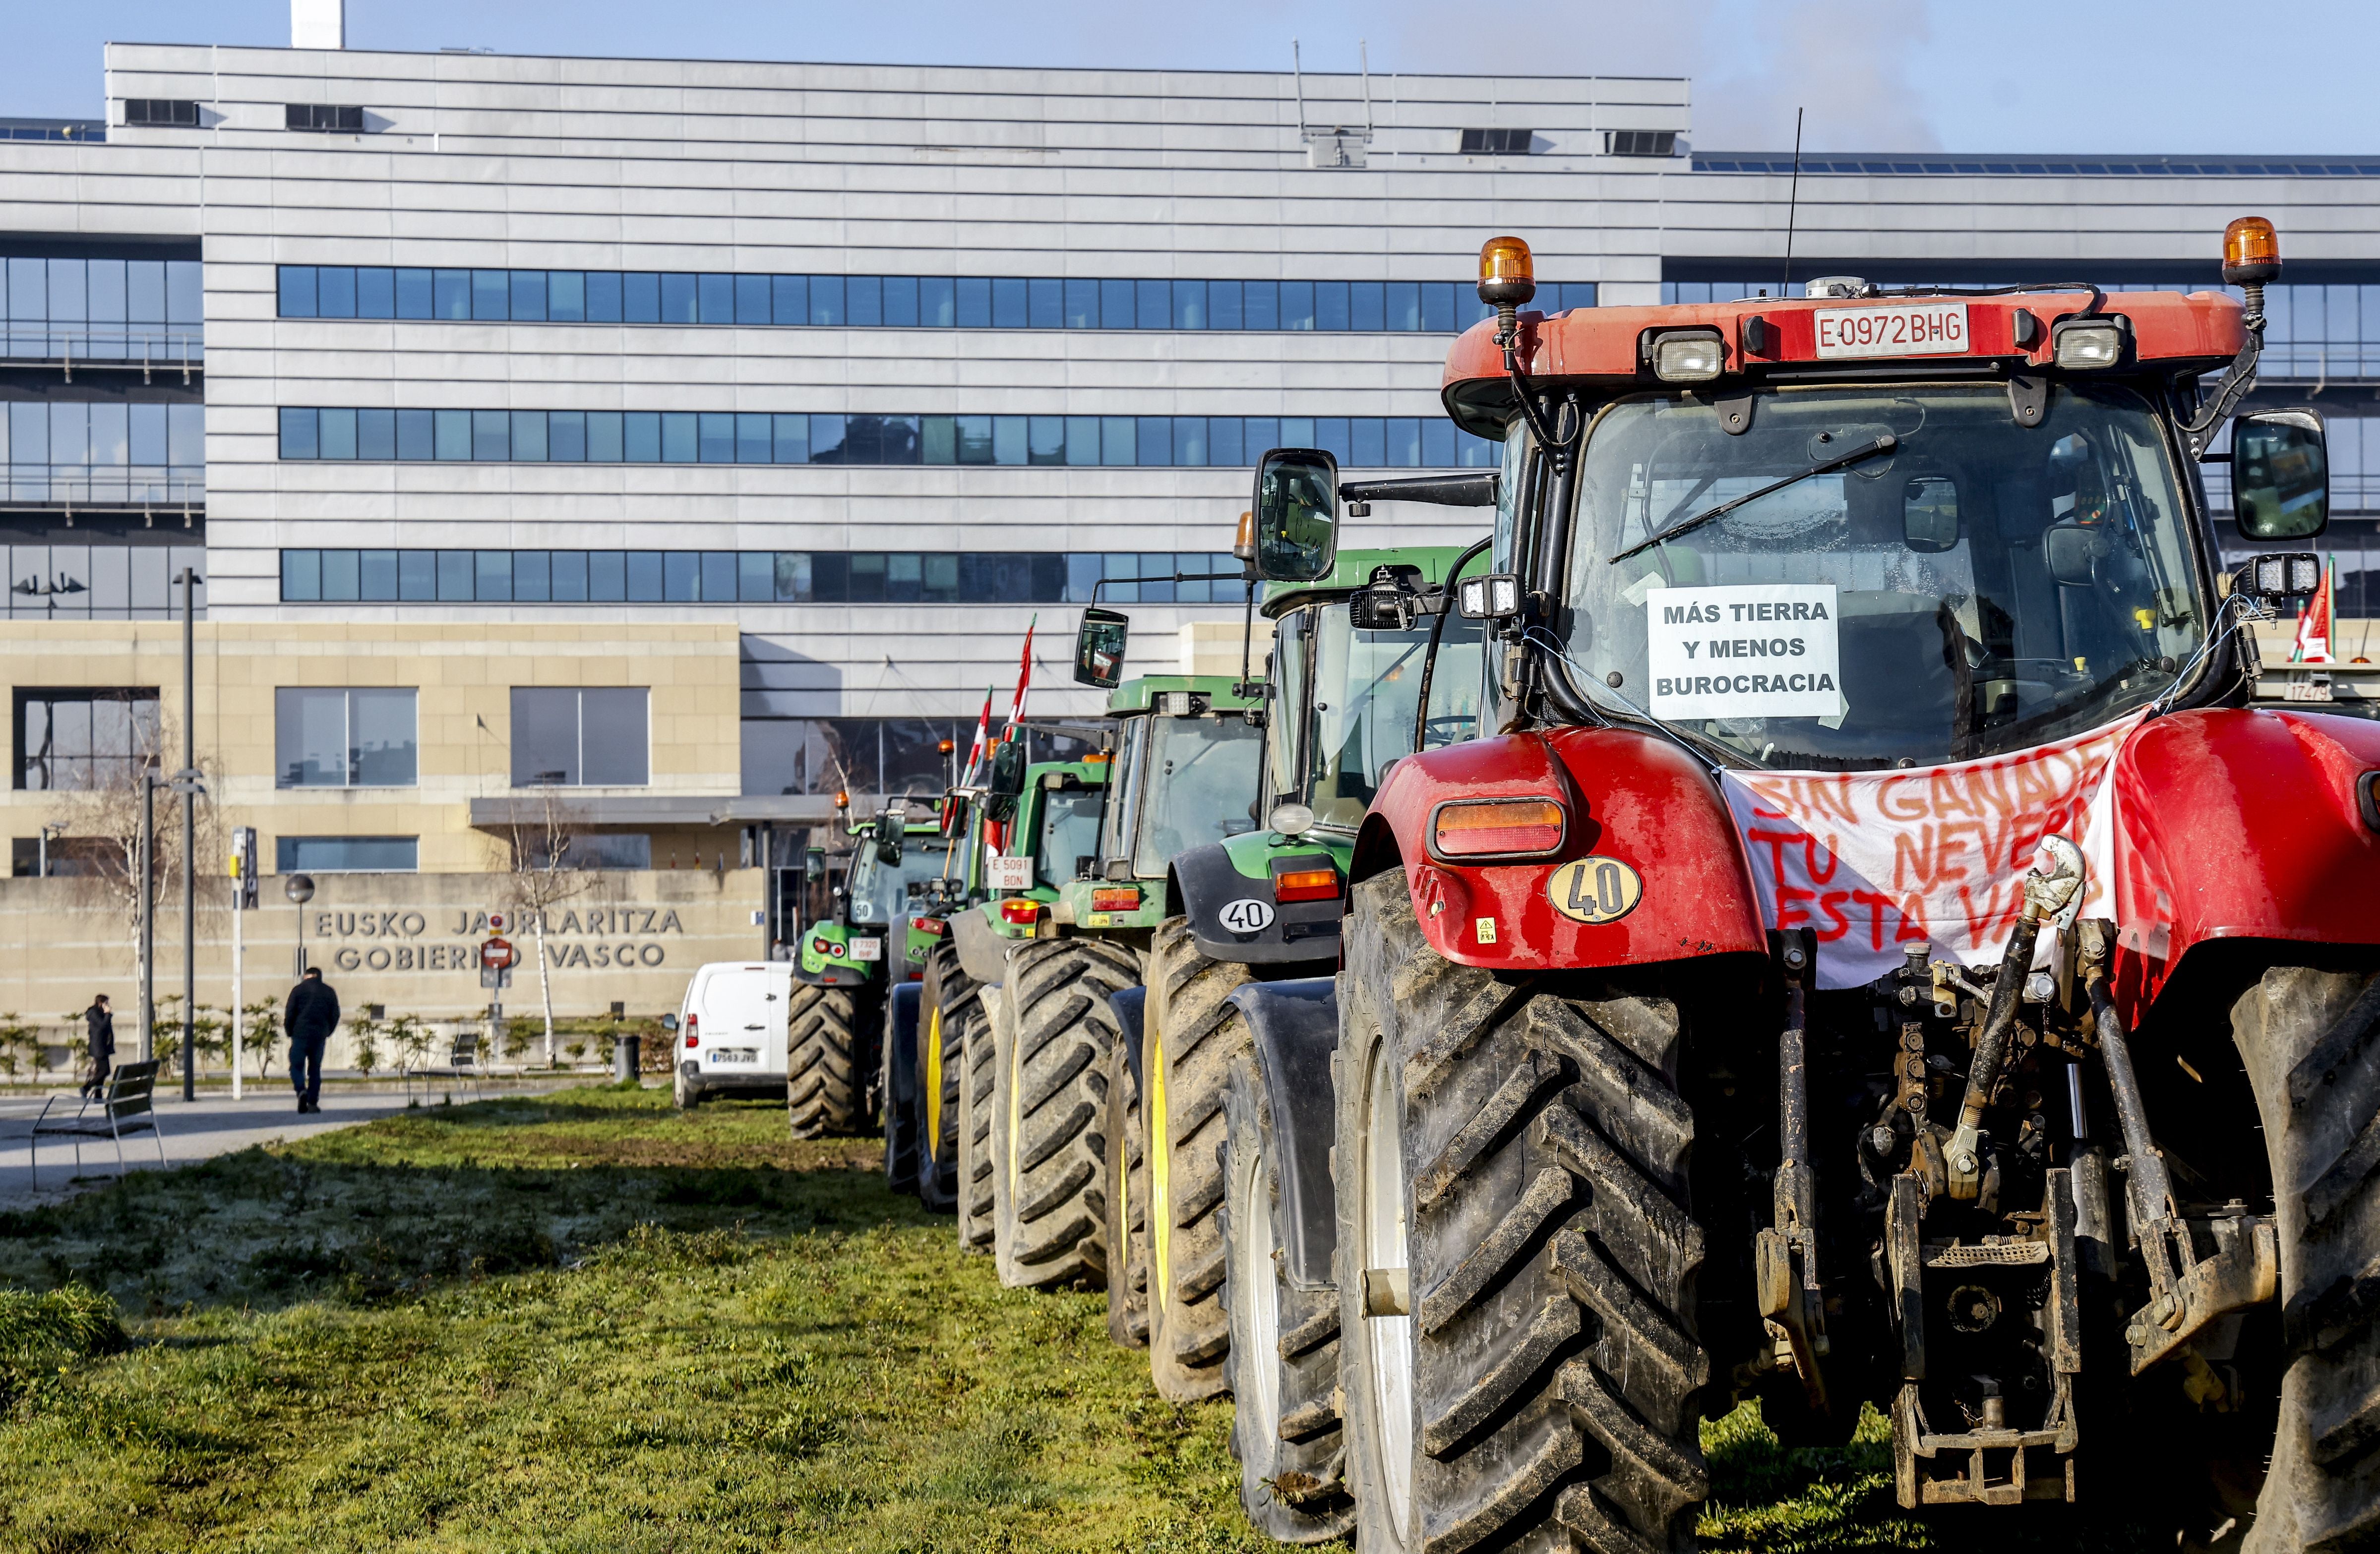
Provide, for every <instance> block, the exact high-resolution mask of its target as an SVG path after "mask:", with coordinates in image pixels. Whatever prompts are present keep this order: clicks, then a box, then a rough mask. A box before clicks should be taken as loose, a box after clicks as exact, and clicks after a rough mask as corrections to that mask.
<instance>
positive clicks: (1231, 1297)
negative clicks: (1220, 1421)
mask: <svg viewBox="0 0 2380 1554" xmlns="http://www.w3.org/2000/svg"><path fill="white" fill-rule="evenodd" d="M1238 1018H1239V1016H1238V1014H1237V1013H1236V1012H1234V1014H1233V1019H1234V1020H1237V1019H1238ZM1262 1062H1263V1054H1262V1053H1261V1052H1260V1051H1258V1050H1257V1048H1256V1046H1255V1044H1254V1043H1253V1042H1247V1043H1245V1051H1244V1055H1243V1056H1242V1057H1241V1058H1240V1060H1239V1061H1238V1062H1234V1063H1233V1064H1232V1069H1231V1074H1230V1076H1229V1078H1228V1080H1227V1081H1226V1083H1225V1086H1224V1090H1223V1123H1224V1130H1225V1133H1226V1135H1228V1137H1229V1139H1230V1146H1229V1148H1228V1150H1227V1152H1226V1155H1225V1160H1224V1171H1225V1187H1224V1194H1223V1208H1222V1217H1223V1261H1224V1278H1223V1298H1224V1301H1225V1303H1226V1306H1227V1308H1228V1314H1229V1317H1230V1319H1231V1334H1232V1344H1231V1351H1230V1353H1229V1354H1228V1355H1227V1356H1226V1358H1225V1361H1224V1369H1225V1373H1226V1374H1225V1380H1226V1382H1227V1384H1228V1385H1229V1387H1230V1390H1231V1393H1232V1452H1233V1455H1234V1456H1236V1457H1238V1458H1239V1460H1240V1505H1241V1507H1242V1509H1244V1510H1245V1512H1247V1516H1248V1520H1249V1521H1250V1522H1252V1523H1254V1524H1256V1526H1257V1531H1259V1532H1261V1533H1263V1534H1264V1535H1265V1536H1268V1537H1270V1538H1274V1539H1277V1540H1278V1541H1280V1542H1282V1543H1323V1542H1327V1541H1329V1540H1330V1539H1331V1538H1335V1537H1338V1536H1342V1535H1343V1534H1344V1533H1345V1532H1346V1531H1347V1530H1348V1528H1350V1527H1352V1526H1353V1525H1354V1521H1355V1507H1354V1502H1353V1501H1352V1500H1350V1499H1348V1497H1347V1486H1346V1482H1345V1479H1344V1469H1345V1446H1346V1441H1345V1431H1344V1430H1343V1429H1342V1427H1341V1421H1340V1417H1339V1398H1338V1388H1339V1323H1340V1316H1339V1293H1338V1291H1337V1290H1336V1289H1333V1288H1329V1287H1325V1288H1322V1289H1299V1288H1297V1287H1296V1286H1294V1285H1293V1284H1292V1283H1291V1282H1290V1279H1289V1272H1288V1269H1286V1268H1285V1267H1284V1266H1283V1264H1282V1261H1281V1258H1280V1257H1277V1256H1276V1255H1275V1254H1276V1252H1277V1250H1278V1249H1280V1248H1281V1247H1283V1246H1287V1245H1289V1244H1291V1243H1290V1238H1291V1237H1293V1235H1295V1234H1296V1233H1297V1227H1296V1226H1294V1225H1289V1224H1284V1223H1283V1222H1282V1220H1281V1213H1282V1212H1283V1206H1282V1203H1281V1159H1280V1157H1279V1155H1278V1154H1277V1153H1276V1151H1275V1147H1274V1146H1275V1143H1276V1141H1277V1139H1278V1136H1279V1135H1278V1134H1277V1133H1276V1132H1275V1130H1274V1127H1273V1118H1272V1099H1271V1095H1272V1092H1271V1091H1270V1090H1269V1088H1268V1087H1267V1086H1266V1084H1265V1078H1264V1074H1263V1068H1262Z"/></svg>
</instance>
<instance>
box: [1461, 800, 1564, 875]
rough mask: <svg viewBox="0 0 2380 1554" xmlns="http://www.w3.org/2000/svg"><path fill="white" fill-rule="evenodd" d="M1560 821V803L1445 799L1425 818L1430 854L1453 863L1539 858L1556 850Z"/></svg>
mask: <svg viewBox="0 0 2380 1554" xmlns="http://www.w3.org/2000/svg"><path fill="white" fill-rule="evenodd" d="M1562 819H1563V816H1562V807H1561V801H1560V799H1553V798H1473V799H1451V800H1449V801H1448V802H1447V803H1444V804H1441V805H1439V807H1438V811H1437V813H1436V814H1434V815H1432V816H1431V817H1430V822H1429V833H1430V843H1429V844H1430V851H1431V852H1433V853H1435V854H1437V855H1438V856H1439V857H1441V858H1446V859H1448V860H1450V861H1454V862H1461V861H1463V860H1464V859H1470V858H1492V857H1508V858H1510V857H1541V856H1544V855H1546V854H1548V853H1551V852H1553V851H1555V850H1556V849H1558V848H1560V846H1561V844H1562V829H1563V827H1562Z"/></svg>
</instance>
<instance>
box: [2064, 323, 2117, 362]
mask: <svg viewBox="0 0 2380 1554" xmlns="http://www.w3.org/2000/svg"><path fill="white" fill-rule="evenodd" d="M2123 359H2124V332H2123V330H2122V329H2121V328H2120V327H2119V326H2118V325H2117V324H2115V323H2112V322H2107V321H2105V320H2100V319H2093V320H2090V321H2088V322H2084V321H2080V320H2070V321H2069V322H2065V323H2062V324H2060V325H2058V357H2057V360H2058V366H2060V367H2062V368H2064V369H2065V370H2067V371H2069V372H2090V371H2095V370H2098V369H2100V368H2103V367H2114V366H2117V365H2119V364H2120V363H2121V362H2122V361H2123Z"/></svg>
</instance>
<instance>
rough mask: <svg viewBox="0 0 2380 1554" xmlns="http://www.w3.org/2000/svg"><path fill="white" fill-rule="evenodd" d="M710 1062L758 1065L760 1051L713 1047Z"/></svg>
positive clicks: (745, 1048) (750, 1048)
mask: <svg viewBox="0 0 2380 1554" xmlns="http://www.w3.org/2000/svg"><path fill="white" fill-rule="evenodd" d="M710 1061H711V1062H715V1063H758V1062H759V1061H760V1050H759V1048H758V1047H713V1048H712V1049H711V1050H710Z"/></svg>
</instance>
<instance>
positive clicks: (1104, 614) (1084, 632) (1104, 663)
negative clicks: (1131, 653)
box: [1075, 604, 1132, 690]
mask: <svg viewBox="0 0 2380 1554" xmlns="http://www.w3.org/2000/svg"><path fill="white" fill-rule="evenodd" d="M1131 636H1132V620H1131V618H1130V617H1129V616H1127V615H1125V614H1124V613H1123V612H1122V611H1120V610H1102V609H1100V608H1099V606H1098V605H1096V604H1094V605H1092V606H1091V607H1090V608H1089V609H1087V610H1085V611H1084V612H1083V624H1082V625H1079V626H1076V627H1075V684H1076V685H1078V686H1099V688H1100V689H1101V690H1113V689H1114V688H1115V687H1116V686H1119V685H1121V684H1122V683H1123V649H1124V643H1125V642H1126V641H1127V640H1129V639H1130V637H1131Z"/></svg>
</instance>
